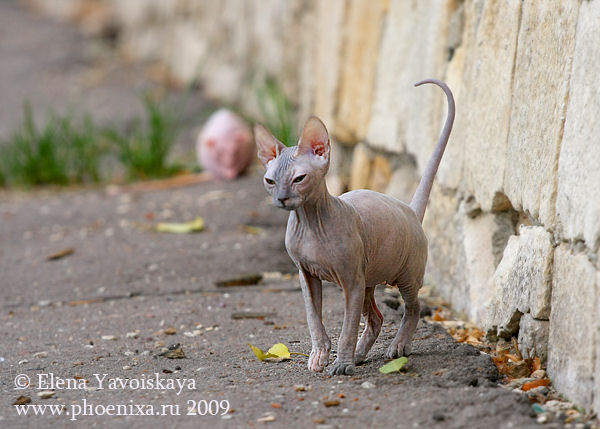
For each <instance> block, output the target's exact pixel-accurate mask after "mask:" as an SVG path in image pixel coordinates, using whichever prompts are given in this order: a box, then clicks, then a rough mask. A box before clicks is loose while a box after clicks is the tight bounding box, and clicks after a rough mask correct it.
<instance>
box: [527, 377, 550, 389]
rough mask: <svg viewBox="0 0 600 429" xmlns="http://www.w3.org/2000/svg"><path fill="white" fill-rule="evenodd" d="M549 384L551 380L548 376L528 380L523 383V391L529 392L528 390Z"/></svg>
mask: <svg viewBox="0 0 600 429" xmlns="http://www.w3.org/2000/svg"><path fill="white" fill-rule="evenodd" d="M548 385H550V380H549V379H548V378H544V379H540V380H533V381H528V382H527V383H525V384H523V387H522V389H523V392H527V391H528V390H531V389H535V388H536V387H540V386H548Z"/></svg>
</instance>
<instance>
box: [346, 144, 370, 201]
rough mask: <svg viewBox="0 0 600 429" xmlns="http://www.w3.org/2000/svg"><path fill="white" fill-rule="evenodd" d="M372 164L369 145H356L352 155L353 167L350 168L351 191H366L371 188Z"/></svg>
mask: <svg viewBox="0 0 600 429" xmlns="http://www.w3.org/2000/svg"><path fill="white" fill-rule="evenodd" d="M371 163H372V161H371V153H370V151H369V149H368V147H367V145H366V144H364V143H360V144H358V145H356V147H355V148H354V152H353V154H352V167H351V168H350V184H349V188H350V190H353V189H365V188H367V187H368V186H369V177H371Z"/></svg>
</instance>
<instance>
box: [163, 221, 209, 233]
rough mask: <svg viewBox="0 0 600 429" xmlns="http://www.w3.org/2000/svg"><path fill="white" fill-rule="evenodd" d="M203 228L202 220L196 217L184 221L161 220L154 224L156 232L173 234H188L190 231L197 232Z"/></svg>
mask: <svg viewBox="0 0 600 429" xmlns="http://www.w3.org/2000/svg"><path fill="white" fill-rule="evenodd" d="M203 229H204V220H203V219H202V218H201V217H197V218H196V219H194V220H193V221H190V222H184V223H173V222H161V223H159V224H158V225H156V230H157V231H158V232H170V233H173V234H189V233H191V232H199V231H202V230H203Z"/></svg>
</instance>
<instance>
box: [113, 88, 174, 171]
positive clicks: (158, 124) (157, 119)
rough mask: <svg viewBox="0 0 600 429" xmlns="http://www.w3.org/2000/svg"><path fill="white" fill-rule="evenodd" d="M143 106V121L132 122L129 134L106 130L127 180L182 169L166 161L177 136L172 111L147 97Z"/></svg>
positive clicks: (162, 103) (169, 107)
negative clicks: (124, 170) (144, 115)
mask: <svg viewBox="0 0 600 429" xmlns="http://www.w3.org/2000/svg"><path fill="white" fill-rule="evenodd" d="M143 103H144V110H145V114H146V117H145V119H144V121H140V120H136V121H134V123H133V126H132V127H131V128H130V130H129V131H128V132H125V133H120V132H118V131H117V130H115V129H107V130H105V132H104V135H105V136H106V137H107V138H108V140H109V141H110V142H111V143H112V144H113V148H114V150H115V153H116V155H117V157H118V159H119V161H120V162H121V164H122V165H123V167H124V168H125V169H126V172H127V176H128V177H129V178H130V179H147V178H156V177H165V176H170V175H173V174H175V173H177V172H178V171H180V170H181V169H182V167H181V166H180V165H177V164H170V163H168V160H167V158H168V155H169V152H170V151H171V147H172V146H173V143H174V142H175V137H176V129H177V124H176V121H175V117H176V116H175V110H174V109H173V108H172V107H171V106H170V105H168V104H167V103H165V102H160V101H157V100H156V99H155V98H153V97H152V96H150V95H148V94H147V95H145V96H144V97H143Z"/></svg>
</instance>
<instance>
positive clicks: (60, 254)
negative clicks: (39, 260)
mask: <svg viewBox="0 0 600 429" xmlns="http://www.w3.org/2000/svg"><path fill="white" fill-rule="evenodd" d="M73 253H75V248H74V247H69V248H68V249H63V250H61V251H59V252H56V253H52V254H51V255H48V256H47V257H46V260H48V261H56V260H57V259H62V258H64V257H65V256H69V255H72V254H73Z"/></svg>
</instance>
